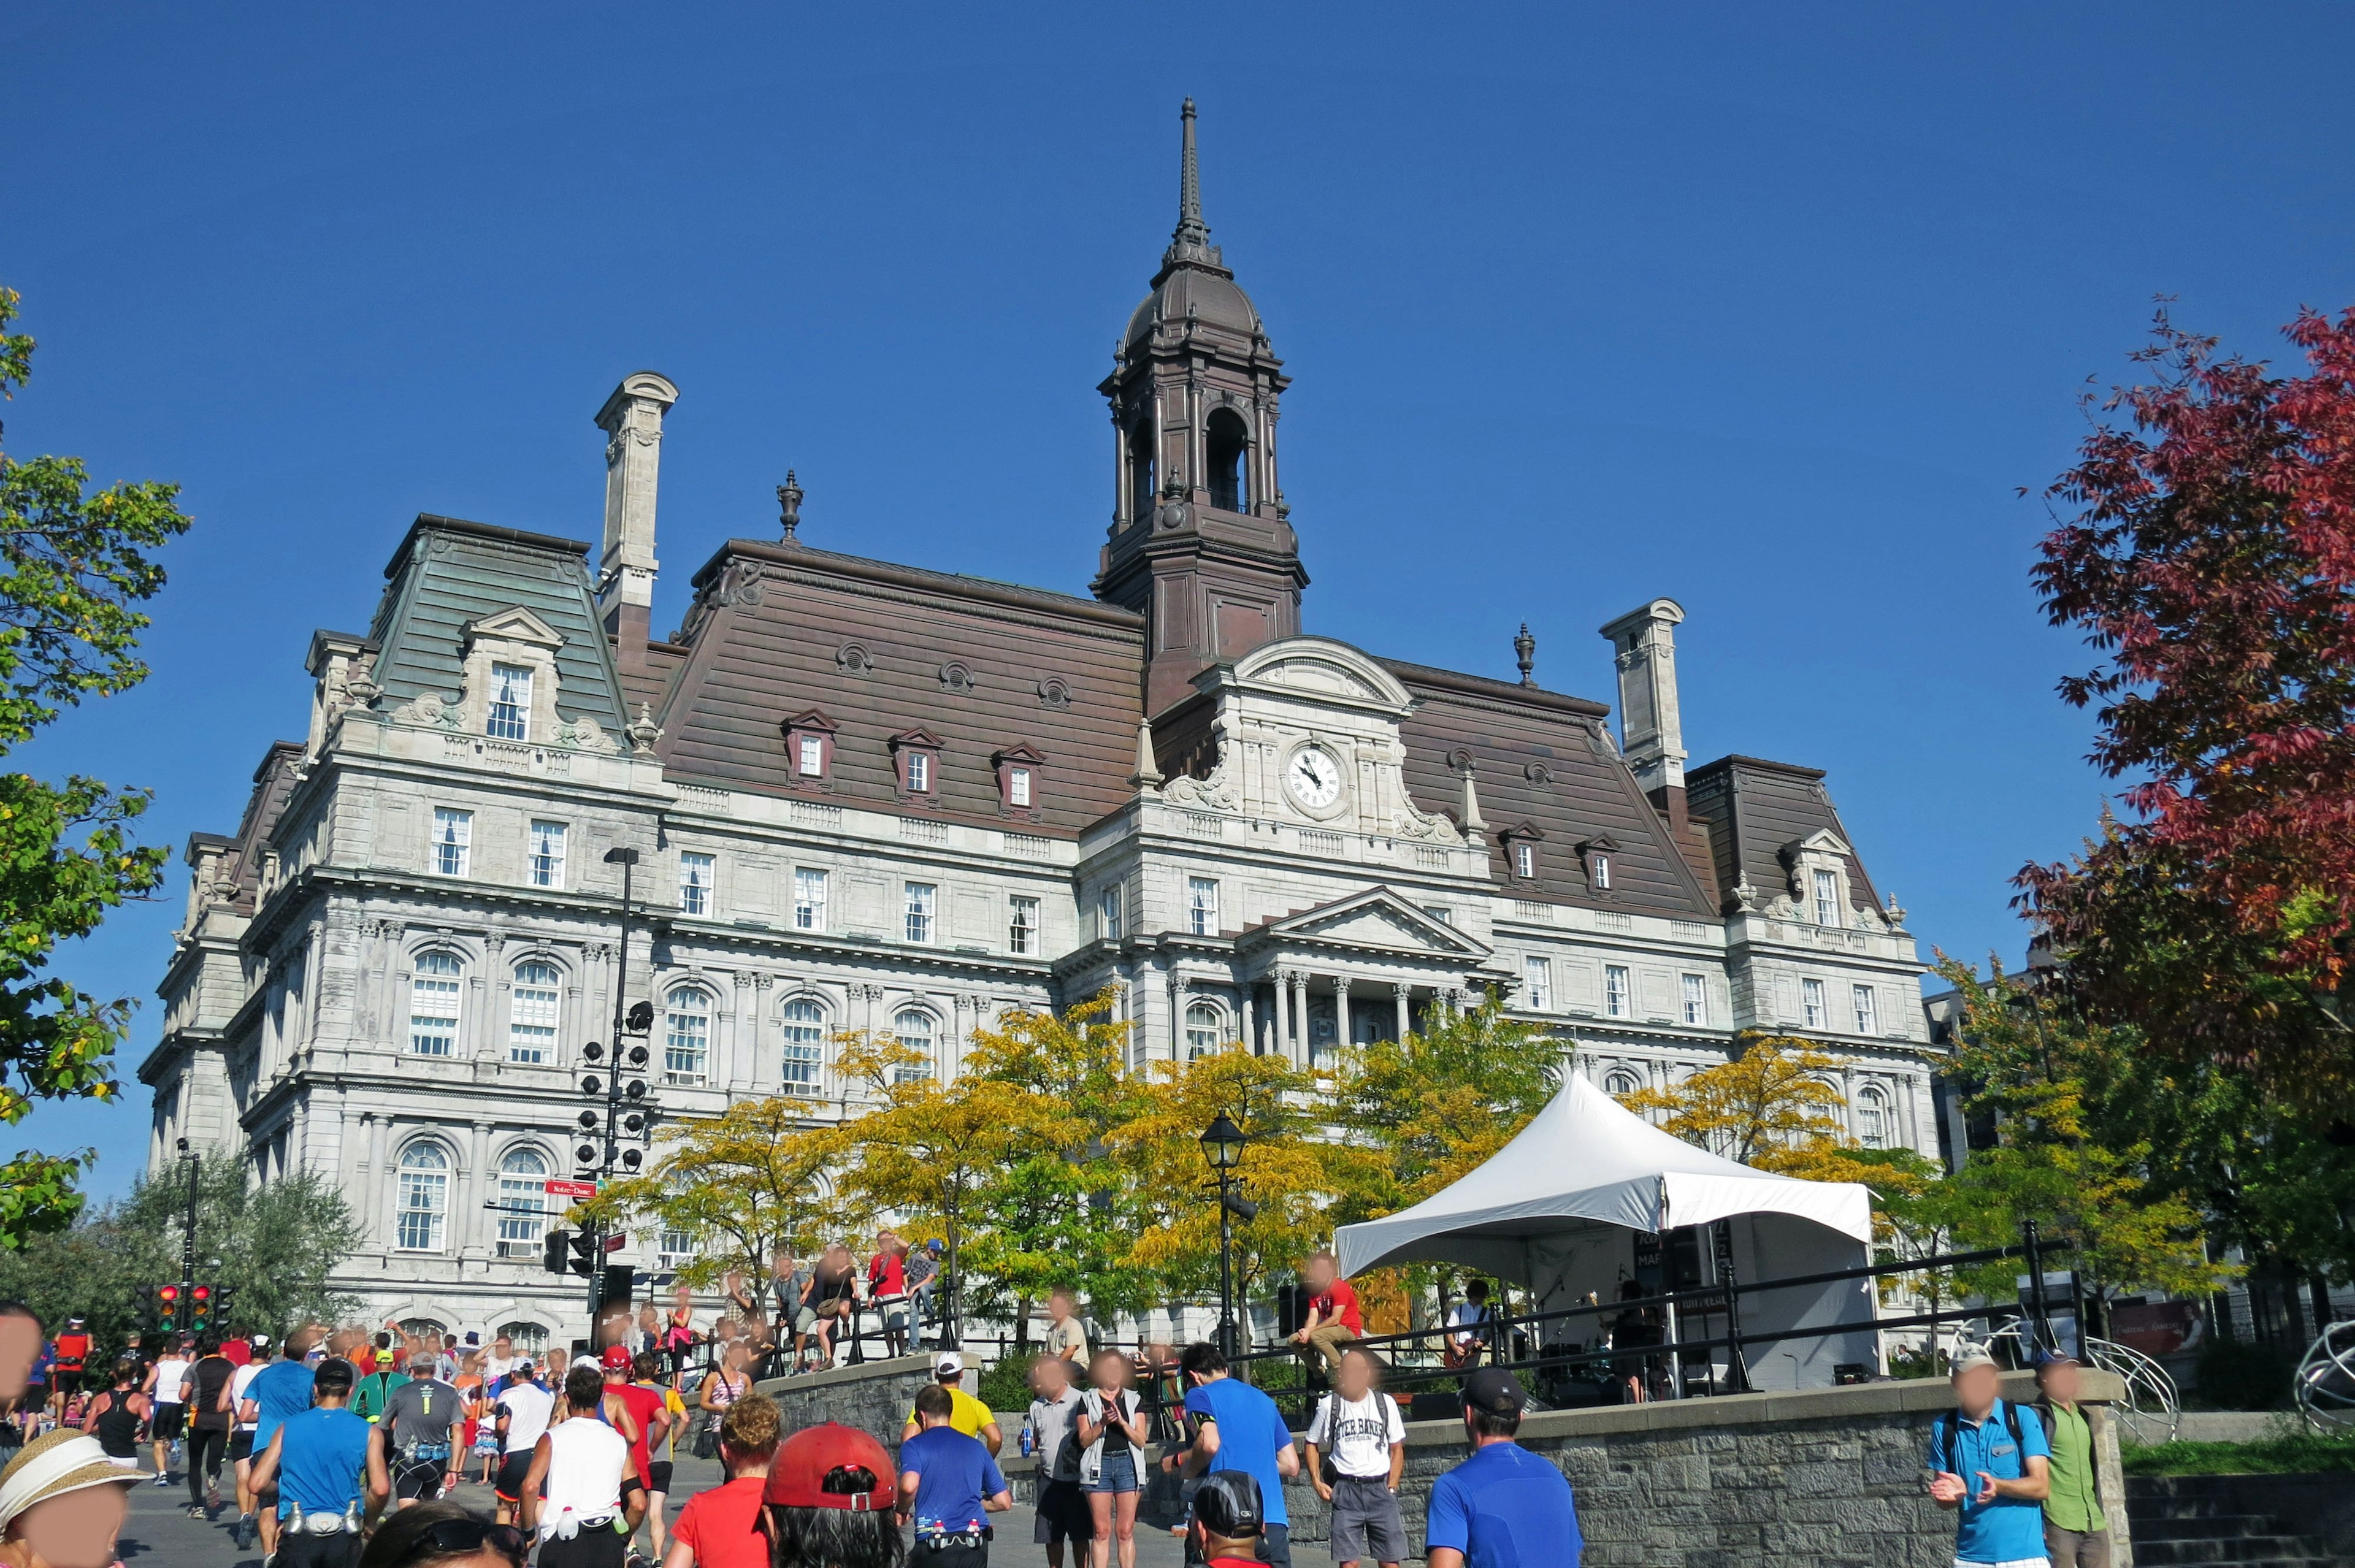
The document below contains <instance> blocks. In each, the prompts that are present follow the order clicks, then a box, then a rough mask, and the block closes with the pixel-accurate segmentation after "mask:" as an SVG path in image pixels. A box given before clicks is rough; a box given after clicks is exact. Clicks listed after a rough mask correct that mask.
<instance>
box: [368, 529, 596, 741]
mask: <svg viewBox="0 0 2355 1568" xmlns="http://www.w3.org/2000/svg"><path fill="white" fill-rule="evenodd" d="M588 553H589V546H588V544H587V543H586V542H585V541H583V540H581V539H560V538H558V537H557V536H555V535H552V534H535V533H527V532H525V531H524V530H523V529H520V528H499V527H496V526H495V525H493V524H489V523H474V522H468V521H466V520H465V519H464V518H461V517H436V516H434V515H433V514H432V513H430V512H421V513H420V514H418V517H417V521H416V522H415V523H413V524H411V525H410V529H409V532H408V534H407V535H406V536H405V537H404V538H403V539H401V541H400V549H397V550H395V551H394V552H393V555H392V560H390V561H389V562H388V563H387V564H386V566H385V569H384V575H385V578H386V583H385V591H384V598H383V599H382V600H381V601H380V602H379V603H378V605H377V613H376V621H375V623H374V624H372V625H371V626H370V627H369V628H368V636H369V637H370V638H371V639H372V640H373V641H375V642H376V643H377V645H378V650H379V651H378V654H377V659H376V680H377V684H378V685H379V686H381V687H383V688H384V690H385V696H384V698H383V699H382V704H381V705H382V706H383V707H384V708H385V709H387V710H388V711H389V709H392V708H394V707H396V706H398V705H400V703H404V702H408V701H410V700H412V699H415V698H417V697H418V696H420V695H421V694H422V693H424V692H428V691H432V692H437V693H439V694H441V695H442V696H445V697H448V696H454V695H456V694H457V692H458V691H459V690H460V688H461V687H462V686H463V684H464V681H463V679H462V675H463V663H464V647H465V641H466V630H467V628H468V627H469V626H471V625H473V624H474V623H476V622H478V621H485V620H490V619H493V618H495V617H497V616H500V615H503V614H506V613H507V612H509V611H515V610H521V611H523V612H524V613H526V614H527V615H528V616H529V617H531V618H532V620H534V621H536V622H538V624H539V625H540V626H542V627H544V628H545V629H546V630H547V631H548V632H550V633H553V634H554V635H556V636H558V637H560V638H561V639H562V642H561V643H560V645H559V646H558V647H557V650H556V676H557V685H558V689H557V694H556V710H557V711H558V712H559V714H561V715H563V716H564V717H565V718H567V719H581V718H587V719H593V720H596V721H597V722H598V723H599V724H600V725H602V726H603V727H604V728H605V729H606V731H608V732H610V733H619V732H620V731H621V729H622V727H623V725H624V724H626V723H627V722H628V721H629V715H628V714H627V713H626V712H624V711H623V707H622V695H621V692H622V682H621V676H620V674H619V672H618V671H617V670H616V669H615V667H614V663H613V645H612V644H611V642H610V641H608V639H607V638H606V635H605V631H604V624H603V622H602V618H601V617H600V616H599V614H598V613H597V601H596V596H595V592H594V590H593V588H592V587H591V583H590V581H589V567H588V559H587V558H588Z"/></svg>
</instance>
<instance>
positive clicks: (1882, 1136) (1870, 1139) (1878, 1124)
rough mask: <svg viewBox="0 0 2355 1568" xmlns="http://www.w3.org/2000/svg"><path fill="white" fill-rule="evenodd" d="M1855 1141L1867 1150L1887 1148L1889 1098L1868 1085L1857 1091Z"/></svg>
mask: <svg viewBox="0 0 2355 1568" xmlns="http://www.w3.org/2000/svg"><path fill="white" fill-rule="evenodd" d="M1856 1141H1857V1142H1859V1143H1860V1144H1862V1145H1863V1146H1864V1147H1867V1148H1887V1147H1889V1097H1888V1096H1887V1095H1885V1094H1883V1093H1881V1091H1880V1090H1879V1089H1876V1088H1874V1087H1872V1086H1871V1085H1870V1084H1867V1085H1866V1086H1865V1087H1864V1088H1862V1089H1859V1090H1858V1091H1857V1094H1856Z"/></svg>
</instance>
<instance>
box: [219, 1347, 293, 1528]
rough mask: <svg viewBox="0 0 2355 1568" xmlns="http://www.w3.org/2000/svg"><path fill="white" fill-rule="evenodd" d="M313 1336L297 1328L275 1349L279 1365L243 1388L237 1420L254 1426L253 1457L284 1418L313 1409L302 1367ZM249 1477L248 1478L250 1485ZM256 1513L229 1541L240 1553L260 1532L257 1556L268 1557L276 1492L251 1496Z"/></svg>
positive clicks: (242, 1519)
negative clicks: (266, 1495)
mask: <svg viewBox="0 0 2355 1568" xmlns="http://www.w3.org/2000/svg"><path fill="white" fill-rule="evenodd" d="M313 1339H314V1336H313V1335H312V1334H311V1333H310V1332H309V1331H307V1330H304V1329H297V1330H295V1331H294V1332H293V1333H292V1334H289V1335H287V1336H286V1338H285V1339H284V1340H283V1341H282V1342H281V1343H280V1345H279V1347H278V1360H275V1361H272V1363H271V1364H270V1365H268V1366H266V1367H264V1368H262V1369H261V1371H258V1372H256V1373H254V1374H253V1381H250V1382H249V1383H247V1384H246V1385H245V1397H244V1399H242V1400H240V1402H239V1403H238V1413H237V1418H238V1420H239V1421H240V1422H247V1421H250V1422H251V1423H253V1456H254V1457H255V1458H257V1459H259V1458H260V1457H261V1456H262V1455H263V1454H264V1453H266V1452H268V1450H269V1448H270V1440H271V1439H272V1437H275V1436H276V1435H278V1429H279V1427H281V1426H282V1425H284V1424H285V1423H286V1421H287V1418H288V1417H290V1416H296V1415H300V1414H302V1413H304V1411H306V1410H308V1409H310V1408H311V1379H312V1371H311V1369H310V1368H309V1367H306V1366H304V1364H303V1358H304V1356H305V1355H306V1354H308V1353H309V1351H310V1349H311V1345H312V1341H313ZM251 1479H252V1477H251V1472H250V1470H249V1471H248V1474H247V1483H248V1486H249V1487H250V1485H251ZM251 1496H252V1498H253V1506H254V1510H255V1514H256V1515H258V1516H259V1517H258V1518H257V1517H253V1516H247V1515H241V1516H240V1517H239V1519H238V1521H237V1523H236V1524H234V1525H232V1526H231V1527H230V1528H229V1541H230V1543H231V1544H232V1545H234V1546H236V1547H237V1549H238V1550H239V1551H240V1552H242V1551H244V1550H245V1548H246V1546H247V1545H248V1544H249V1541H250V1537H251V1536H252V1535H253V1534H254V1532H255V1531H257V1530H258V1531H260V1533H261V1553H262V1555H263V1556H265V1557H268V1556H272V1555H274V1554H275V1553H276V1552H277V1551H278V1498H277V1496H276V1492H275V1489H274V1488H273V1490H272V1495H271V1496H269V1497H263V1496H261V1494H260V1493H258V1492H256V1493H252V1494H251Z"/></svg>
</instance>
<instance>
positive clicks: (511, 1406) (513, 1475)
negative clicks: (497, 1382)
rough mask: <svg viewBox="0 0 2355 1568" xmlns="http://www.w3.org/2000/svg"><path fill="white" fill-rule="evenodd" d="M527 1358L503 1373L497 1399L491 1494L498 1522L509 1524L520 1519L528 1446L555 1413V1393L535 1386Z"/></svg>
mask: <svg viewBox="0 0 2355 1568" xmlns="http://www.w3.org/2000/svg"><path fill="white" fill-rule="evenodd" d="M533 1371H535V1369H534V1368H533V1366H532V1364H531V1358H530V1357H529V1356H524V1357H521V1358H519V1359H518V1360H517V1361H516V1364H515V1370H514V1371H512V1372H510V1373H509V1374H508V1376H507V1386H506V1388H505V1389H504V1390H502V1391H501V1392H500V1393H499V1398H498V1416H497V1422H498V1435H499V1452H500V1454H501V1458H500V1460H499V1475H498V1482H497V1485H496V1489H495V1491H494V1494H493V1495H494V1496H496V1498H497V1499H498V1503H499V1508H498V1520H499V1522H500V1523H501V1524H513V1523H515V1522H517V1520H519V1519H520V1518H522V1509H521V1505H522V1502H523V1482H524V1476H525V1474H526V1473H527V1471H528V1470H529V1469H530V1468H531V1456H532V1448H533V1445H535V1444H537V1443H538V1441H539V1435H540V1434H541V1433H543V1432H545V1431H547V1430H548V1422H549V1416H550V1415H552V1414H554V1413H555V1410H556V1396H555V1395H554V1394H552V1393H550V1392H548V1391H547V1390H546V1389H544V1388H542V1387H540V1386H539V1383H538V1381H537V1380H536V1379H535V1378H534V1377H533V1375H532V1374H533Z"/></svg>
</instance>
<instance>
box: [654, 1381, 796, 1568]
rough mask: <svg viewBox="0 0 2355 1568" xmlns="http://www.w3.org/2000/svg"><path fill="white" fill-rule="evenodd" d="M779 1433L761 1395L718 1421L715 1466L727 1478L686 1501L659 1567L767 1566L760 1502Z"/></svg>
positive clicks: (767, 1401) (749, 1398) (773, 1407)
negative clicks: (720, 1467) (717, 1452)
mask: <svg viewBox="0 0 2355 1568" xmlns="http://www.w3.org/2000/svg"><path fill="white" fill-rule="evenodd" d="M780 1430H781V1418H780V1416H779V1414H778V1412H777V1407H776V1405H775V1404H774V1403H772V1402H771V1401H770V1399H769V1397H768V1395H766V1394H759V1393H749V1394H746V1395H745V1396H744V1397H743V1398H741V1399H740V1400H738V1401H737V1402H736V1403H733V1404H731V1405H730V1406H729V1407H728V1413H727V1414H726V1415H724V1416H722V1417H721V1418H720V1421H719V1463H720V1465H721V1466H722V1467H724V1468H725V1469H726V1470H727V1472H728V1479H727V1480H726V1481H725V1482H724V1483H722V1484H721V1485H719V1486H717V1487H713V1488H710V1489H709V1490H708V1491H700V1492H698V1493H696V1494H695V1496H693V1497H691V1498H689V1499H687V1507H686V1508H684V1509H681V1510H680V1511H679V1516H678V1523H677V1526H676V1527H675V1528H674V1529H673V1530H672V1531H671V1532H670V1550H669V1551H668V1552H666V1553H664V1555H663V1568H769V1538H768V1537H767V1536H765V1535H762V1533H761V1529H760V1526H761V1498H762V1493H763V1492H765V1491H766V1490H767V1489H768V1486H769V1462H770V1460H771V1458H772V1457H773V1456H774V1455H775V1454H776V1451H777V1436H778V1433H779V1432H780Z"/></svg>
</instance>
